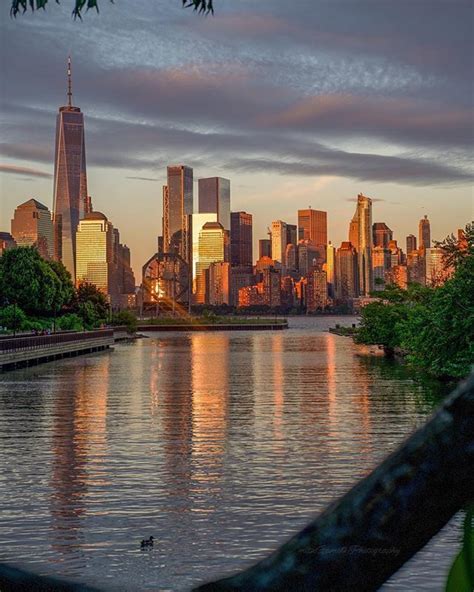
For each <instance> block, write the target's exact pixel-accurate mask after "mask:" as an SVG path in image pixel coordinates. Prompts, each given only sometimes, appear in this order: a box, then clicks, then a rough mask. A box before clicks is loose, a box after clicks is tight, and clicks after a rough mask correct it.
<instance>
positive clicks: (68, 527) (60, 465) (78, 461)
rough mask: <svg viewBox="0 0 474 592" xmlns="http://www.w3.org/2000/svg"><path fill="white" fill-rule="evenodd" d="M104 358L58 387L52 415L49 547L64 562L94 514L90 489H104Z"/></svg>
mask: <svg viewBox="0 0 474 592" xmlns="http://www.w3.org/2000/svg"><path fill="white" fill-rule="evenodd" d="M109 362H110V359H109V358H108V357H103V358H101V363H99V364H98V365H97V366H96V372H95V373H94V374H91V373H90V372H89V371H88V368H87V366H82V367H79V368H77V369H76V371H75V373H74V376H73V377H72V378H73V381H72V383H70V387H71V388H70V389H64V388H60V385H59V384H58V387H59V388H58V394H57V396H56V398H55V405H54V412H53V417H52V422H53V428H52V439H51V449H52V474H51V481H50V490H51V494H50V513H51V531H50V535H51V547H52V551H53V554H52V557H53V558H54V559H53V560H54V561H57V562H62V561H64V560H65V557H64V556H65V555H68V554H70V553H72V552H74V551H75V550H77V549H78V548H80V546H81V544H82V543H83V541H84V533H83V532H82V517H83V515H84V514H85V513H86V512H89V513H90V512H92V511H93V509H92V508H91V507H90V505H87V504H86V501H85V497H86V496H87V493H88V490H89V489H90V488H94V487H107V486H108V485H109V481H108V479H107V477H106V475H104V471H103V466H102V465H103V460H104V456H105V454H106V448H107V433H106V421H107V394H108V388H109Z"/></svg>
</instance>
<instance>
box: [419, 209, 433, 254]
mask: <svg viewBox="0 0 474 592" xmlns="http://www.w3.org/2000/svg"><path fill="white" fill-rule="evenodd" d="M418 247H419V248H420V249H421V248H423V249H429V248H430V247H431V227H430V221H429V220H428V216H427V215H426V214H425V215H424V217H423V218H422V219H421V220H420V222H419V224H418Z"/></svg>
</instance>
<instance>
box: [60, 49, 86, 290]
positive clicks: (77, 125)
mask: <svg viewBox="0 0 474 592" xmlns="http://www.w3.org/2000/svg"><path fill="white" fill-rule="evenodd" d="M67 76H68V92H67V97H68V104H67V105H66V106H64V107H60V109H59V113H58V116H57V119H56V149H55V157H54V200H53V221H54V227H55V237H54V239H55V258H56V259H58V260H59V261H62V262H63V264H64V266H65V267H66V269H67V270H68V271H69V273H70V274H71V276H72V278H73V280H74V279H75V277H76V232H77V227H78V224H79V220H80V219H81V218H82V217H83V215H84V210H85V208H86V206H87V174H86V148H85V140H84V115H83V114H82V113H81V110H80V108H79V107H75V106H73V104H72V82H71V59H70V58H69V60H68V69H67Z"/></svg>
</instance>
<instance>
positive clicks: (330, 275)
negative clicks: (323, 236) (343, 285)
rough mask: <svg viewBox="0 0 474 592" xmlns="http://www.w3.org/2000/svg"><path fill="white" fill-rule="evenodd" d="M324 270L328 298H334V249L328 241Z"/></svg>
mask: <svg viewBox="0 0 474 592" xmlns="http://www.w3.org/2000/svg"><path fill="white" fill-rule="evenodd" d="M324 270H325V271H326V275H327V282H328V295H329V297H330V298H334V297H335V274H336V249H335V247H334V245H333V244H332V243H331V241H329V244H328V246H327V249H326V263H325V266H324Z"/></svg>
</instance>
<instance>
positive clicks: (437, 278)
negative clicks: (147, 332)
mask: <svg viewBox="0 0 474 592" xmlns="http://www.w3.org/2000/svg"><path fill="white" fill-rule="evenodd" d="M85 146H86V143H85V130H84V115H83V113H82V112H81V110H80V108H79V107H77V106H74V105H73V100H72V73H71V61H70V59H68V65H67V105H66V106H63V107H60V109H59V112H58V115H57V121H56V143H55V161H54V185H53V210H52V212H51V211H50V210H49V209H48V208H47V206H45V205H44V204H42V203H41V202H39V201H38V200H36V199H34V198H31V199H28V200H27V201H25V202H24V203H22V204H20V205H18V206H17V208H16V209H15V211H14V213H13V218H12V221H11V232H10V233H8V232H0V254H1V253H2V252H3V251H4V250H5V249H8V248H11V247H14V246H16V245H18V246H35V247H36V248H37V249H38V251H39V253H40V254H41V256H43V257H44V258H46V259H55V260H58V261H62V263H63V264H64V266H65V267H66V269H67V270H68V271H69V273H70V274H71V277H72V278H73V280H74V282H75V283H76V285H78V284H80V283H82V282H88V283H92V284H95V285H96V286H97V288H98V289H100V290H101V291H102V292H103V293H104V294H106V295H107V297H108V299H109V302H110V304H111V306H112V307H114V308H126V307H129V308H134V307H140V309H141V310H142V311H143V312H145V313H149V314H160V312H163V311H167V310H172V311H175V312H176V311H186V310H189V309H190V307H191V306H192V305H202V306H221V307H222V306H229V307H240V308H249V309H255V310H256V309H260V308H262V307H263V308H271V309H279V310H286V311H289V310H295V309H296V310H299V311H307V312H315V311H323V310H328V309H334V310H340V311H343V310H348V311H349V310H353V309H356V308H357V307H358V306H360V305H363V304H364V303H365V302H367V301H370V299H371V295H372V294H373V293H374V292H377V291H380V290H383V288H384V287H385V285H387V284H396V285H398V286H400V287H401V288H406V287H407V285H408V284H409V283H418V284H422V285H428V286H430V285H437V284H439V283H441V282H442V281H444V280H445V279H446V277H448V276H449V273H450V271H449V270H446V269H444V268H443V260H442V253H441V251H440V249H437V248H434V247H432V242H431V228H430V222H429V219H428V216H427V215H425V216H424V218H422V219H421V220H420V221H419V226H418V244H417V237H416V236H415V235H414V234H410V235H408V236H407V237H406V252H403V250H402V248H401V247H400V246H399V245H398V243H397V241H396V240H394V238H393V232H392V230H391V229H390V228H389V227H388V225H387V224H386V223H385V222H373V221H372V218H373V211H372V206H373V202H372V199H371V198H369V197H367V196H365V195H363V194H362V193H359V194H358V195H357V198H356V209H355V213H354V216H353V218H352V220H351V221H350V223H349V227H348V240H347V241H343V242H342V243H341V245H340V246H339V247H336V246H334V245H333V244H332V243H331V241H328V230H327V228H328V214H327V212H326V211H321V210H316V209H313V208H311V207H308V208H306V209H299V210H297V212H296V218H297V224H292V223H289V222H288V221H285V220H273V221H272V222H271V223H270V225H269V229H268V237H267V238H261V239H260V240H259V241H258V245H259V249H258V251H259V252H258V259H257V260H256V261H255V260H254V255H253V216H252V214H251V213H249V212H244V211H232V208H231V182H230V180H229V179H225V178H223V177H217V176H216V177H208V178H201V179H199V180H198V199H197V200H196V201H197V204H198V205H197V211H195V209H194V201H195V200H194V171H193V169H192V168H191V167H189V166H187V165H185V164H176V165H170V166H168V167H167V184H166V185H165V186H164V187H163V191H162V201H163V217H162V228H161V235H160V236H159V237H158V250H157V252H156V253H155V254H154V255H152V256H151V257H150V259H149V260H148V261H147V262H146V263H145V264H144V266H143V272H142V278H141V280H142V281H141V285H140V286H139V287H136V286H135V278H134V275H133V271H132V268H131V254H130V249H129V248H128V247H127V246H126V245H125V244H122V243H121V242H120V233H119V230H118V229H117V228H114V226H113V224H112V223H111V221H110V220H109V219H108V218H107V216H106V215H105V214H103V213H101V212H96V211H94V210H93V206H92V199H91V197H90V196H89V194H88V188H87V171H86V155H85Z"/></svg>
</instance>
